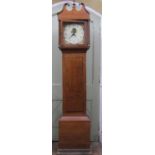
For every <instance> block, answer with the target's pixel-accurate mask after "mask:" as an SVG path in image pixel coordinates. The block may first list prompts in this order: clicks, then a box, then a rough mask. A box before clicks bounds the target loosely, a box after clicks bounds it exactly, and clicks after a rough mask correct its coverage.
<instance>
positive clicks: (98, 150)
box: [52, 142, 102, 155]
mask: <svg viewBox="0 0 155 155" xmlns="http://www.w3.org/2000/svg"><path fill="white" fill-rule="evenodd" d="M57 145H58V143H57V142H53V143H52V155H56V151H57ZM91 148H92V153H93V155H102V147H101V144H99V143H97V142H93V143H91Z"/></svg>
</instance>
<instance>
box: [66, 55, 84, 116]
mask: <svg viewBox="0 0 155 155" xmlns="http://www.w3.org/2000/svg"><path fill="white" fill-rule="evenodd" d="M85 62H86V54H85V53H65V54H63V98H64V103H63V111H64V113H65V114H66V113H72V112H82V113H85V112H86V64H85Z"/></svg>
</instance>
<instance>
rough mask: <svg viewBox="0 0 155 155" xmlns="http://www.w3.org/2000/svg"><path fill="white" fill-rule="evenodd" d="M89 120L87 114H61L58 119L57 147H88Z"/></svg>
mask: <svg viewBox="0 0 155 155" xmlns="http://www.w3.org/2000/svg"><path fill="white" fill-rule="evenodd" d="M89 137H90V120H89V118H88V116H84V115H83V116H82V115H81V116H62V117H61V118H60V120H59V138H60V139H59V141H60V142H59V148H61V149H65V148H67V149H75V148H76V149H89V148H90V138H89Z"/></svg>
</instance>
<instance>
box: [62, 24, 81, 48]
mask: <svg viewBox="0 0 155 155" xmlns="http://www.w3.org/2000/svg"><path fill="white" fill-rule="evenodd" d="M64 42H65V44H72V45H76V44H83V43H84V26H83V24H79V23H68V24H65V26H64Z"/></svg>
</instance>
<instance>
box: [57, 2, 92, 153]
mask: <svg viewBox="0 0 155 155" xmlns="http://www.w3.org/2000/svg"><path fill="white" fill-rule="evenodd" d="M80 5H81V9H80V10H77V9H76V5H75V4H74V3H73V6H72V10H68V9H67V6H68V3H65V4H64V7H63V9H62V11H61V12H59V13H58V19H59V48H60V50H61V52H62V65H63V66H62V68H63V71H62V72H63V76H62V78H63V92H62V93H63V116H62V117H61V118H60V119H59V144H58V149H87V150H88V149H89V148H90V124H91V121H90V119H89V117H88V116H87V114H86V52H87V50H88V48H89V40H90V39H89V20H90V15H89V12H88V11H87V10H86V9H85V5H84V4H83V3H80Z"/></svg>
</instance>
